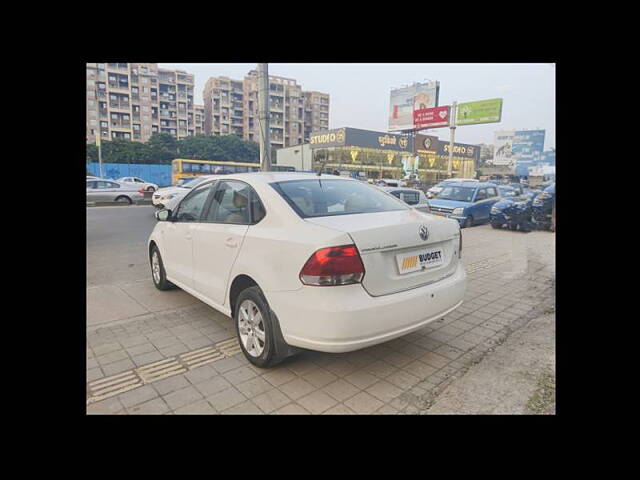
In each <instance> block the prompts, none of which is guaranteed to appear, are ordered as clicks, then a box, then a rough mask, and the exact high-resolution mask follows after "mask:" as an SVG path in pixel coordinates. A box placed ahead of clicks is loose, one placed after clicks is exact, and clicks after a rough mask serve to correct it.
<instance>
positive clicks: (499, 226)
mask: <svg viewBox="0 0 640 480" xmlns="http://www.w3.org/2000/svg"><path fill="white" fill-rule="evenodd" d="M491 226H492V227H493V228H496V229H500V228H502V224H501V223H493V222H491Z"/></svg>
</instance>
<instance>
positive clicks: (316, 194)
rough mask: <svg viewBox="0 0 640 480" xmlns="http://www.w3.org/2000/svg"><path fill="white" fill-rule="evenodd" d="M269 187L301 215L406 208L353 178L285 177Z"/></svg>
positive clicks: (384, 210) (341, 213)
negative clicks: (287, 179)
mask: <svg viewBox="0 0 640 480" xmlns="http://www.w3.org/2000/svg"><path fill="white" fill-rule="evenodd" d="M271 186H272V187H273V188H274V189H275V190H276V191H277V192H278V193H279V194H280V195H281V196H282V198H284V199H285V200H286V202H287V203H288V204H289V205H290V206H291V208H293V209H294V210H295V212H296V213H297V214H298V215H300V217H302V218H308V217H326V216H333V215H351V214H357V213H375V212H389V211H394V210H406V209H407V208H409V207H407V206H406V205H405V204H404V203H402V202H401V201H400V200H396V199H394V198H392V197H390V196H389V195H386V194H385V193H384V192H381V191H380V190H378V189H377V188H376V187H374V186H372V185H368V184H365V183H363V182H359V181H357V180H331V179H326V180H323V179H322V178H318V179H313V180H289V181H285V182H276V183H272V184H271Z"/></svg>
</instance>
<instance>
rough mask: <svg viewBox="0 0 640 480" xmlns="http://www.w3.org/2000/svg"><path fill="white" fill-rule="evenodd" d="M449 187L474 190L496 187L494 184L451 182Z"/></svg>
mask: <svg viewBox="0 0 640 480" xmlns="http://www.w3.org/2000/svg"><path fill="white" fill-rule="evenodd" d="M448 186H449V187H472V188H484V187H495V185H494V184H493V183H489V182H451V183H450V184H449V185H448Z"/></svg>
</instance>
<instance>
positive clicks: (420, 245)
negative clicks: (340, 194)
mask: <svg viewBox="0 0 640 480" xmlns="http://www.w3.org/2000/svg"><path fill="white" fill-rule="evenodd" d="M306 221H307V222H310V223H314V224H316V225H322V226H324V227H328V228H332V229H334V230H337V231H341V232H345V233H348V234H349V235H350V236H351V238H352V239H353V241H354V243H355V245H356V247H358V251H359V252H360V256H361V258H362V263H363V264H364V268H365V275H364V279H363V281H362V285H363V287H364V288H365V290H367V292H368V293H369V294H370V295H372V296H380V295H388V294H391V293H396V292H400V291H403V290H408V289H411V288H416V287H420V286H422V285H426V284H429V283H433V282H436V281H438V280H441V279H443V278H446V277H448V276H449V275H451V274H452V273H453V272H454V271H455V269H456V266H457V262H458V258H459V252H458V244H459V243H458V242H459V231H460V230H459V226H458V223H457V222H456V221H455V220H450V219H445V218H440V217H436V216H434V215H428V214H424V213H421V212H418V211H415V210H414V209H408V210H402V211H394V212H378V213H361V214H353V215H336V216H326V217H316V218H307V219H306ZM421 227H426V229H427V231H428V237H427V239H426V240H423V239H422V238H421V236H420V229H421Z"/></svg>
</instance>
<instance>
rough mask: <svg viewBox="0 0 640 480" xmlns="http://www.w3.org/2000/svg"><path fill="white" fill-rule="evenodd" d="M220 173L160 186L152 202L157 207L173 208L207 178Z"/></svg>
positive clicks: (215, 176) (214, 176) (216, 176)
mask: <svg viewBox="0 0 640 480" xmlns="http://www.w3.org/2000/svg"><path fill="white" fill-rule="evenodd" d="M219 176H220V175H201V176H199V177H196V178H194V179H189V180H188V181H187V182H184V183H179V184H177V185H174V186H171V187H164V188H160V189H159V190H157V191H156V192H154V193H153V195H152V196H151V203H152V204H153V206H154V207H156V208H166V209H168V210H172V209H173V208H174V207H175V206H176V205H177V203H178V202H179V201H180V199H181V198H182V197H184V196H185V195H186V194H187V193H189V192H190V191H191V189H192V188H195V187H197V186H198V185H200V184H201V183H202V182H204V181H205V180H209V179H212V178H218V177H219Z"/></svg>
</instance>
